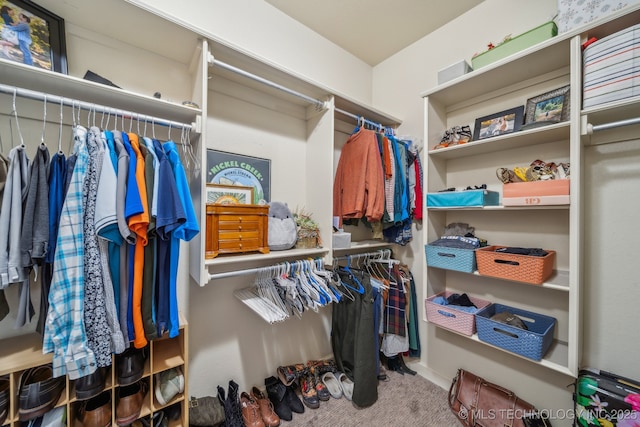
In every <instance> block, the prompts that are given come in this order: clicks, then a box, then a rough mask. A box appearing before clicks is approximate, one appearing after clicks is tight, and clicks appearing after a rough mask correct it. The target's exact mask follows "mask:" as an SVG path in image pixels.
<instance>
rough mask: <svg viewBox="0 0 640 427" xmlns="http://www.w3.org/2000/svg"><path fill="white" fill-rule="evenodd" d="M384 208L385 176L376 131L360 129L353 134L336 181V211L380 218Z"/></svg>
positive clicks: (342, 154)
mask: <svg viewBox="0 0 640 427" xmlns="http://www.w3.org/2000/svg"><path fill="white" fill-rule="evenodd" d="M383 212H384V179H383V171H382V161H381V159H380V151H379V149H378V140H377V137H376V133H375V132H373V131H371V130H368V129H360V130H358V131H357V132H356V133H354V134H353V135H351V136H350V137H349V139H348V140H347V142H346V143H345V145H344V147H343V148H342V152H341V153H340V159H339V161H338V167H337V169H336V176H335V179H334V181H333V215H334V216H338V217H340V218H345V219H348V218H362V217H363V216H366V218H367V221H369V222H372V221H379V220H380V219H381V218H382V214H383Z"/></svg>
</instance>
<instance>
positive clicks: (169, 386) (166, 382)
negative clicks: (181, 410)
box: [155, 367, 184, 405]
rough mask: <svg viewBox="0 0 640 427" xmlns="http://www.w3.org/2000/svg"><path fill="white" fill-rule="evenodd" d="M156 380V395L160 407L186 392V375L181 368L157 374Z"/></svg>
mask: <svg viewBox="0 0 640 427" xmlns="http://www.w3.org/2000/svg"><path fill="white" fill-rule="evenodd" d="M155 380H156V381H155V382H156V384H155V395H156V400H157V401H158V403H159V404H160V405H166V404H167V403H169V401H171V399H173V398H174V397H175V396H176V395H177V394H180V393H183V392H184V375H182V370H181V369H180V368H179V367H176V368H171V369H167V370H166V371H162V372H160V373H159V374H156V378H155Z"/></svg>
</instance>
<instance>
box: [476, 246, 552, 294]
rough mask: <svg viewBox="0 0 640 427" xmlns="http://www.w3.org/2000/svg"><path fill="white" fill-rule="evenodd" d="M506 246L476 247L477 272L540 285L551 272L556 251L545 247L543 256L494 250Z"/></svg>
mask: <svg viewBox="0 0 640 427" xmlns="http://www.w3.org/2000/svg"><path fill="white" fill-rule="evenodd" d="M504 247H506V246H487V247H484V248H480V249H476V251H475V252H476V263H477V264H478V273H480V274H481V275H483V276H491V277H498V278H500V279H507V280H514V281H517V282H525V283H532V284H534V285H542V284H543V283H544V282H545V280H547V279H548V278H549V277H550V276H551V274H552V273H553V265H554V263H555V260H556V251H551V250H547V249H545V251H546V252H547V255H545V256H543V257H538V256H530V255H518V254H510V253H506V252H496V250H497V249H500V248H504Z"/></svg>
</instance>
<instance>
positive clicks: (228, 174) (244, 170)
mask: <svg viewBox="0 0 640 427" xmlns="http://www.w3.org/2000/svg"><path fill="white" fill-rule="evenodd" d="M206 180H207V183H209V184H222V185H235V186H237V185H240V186H244V187H251V188H253V189H254V191H253V202H252V203H251V204H254V205H258V204H261V203H268V202H270V198H271V191H270V190H271V189H270V185H271V160H269V159H261V158H258V157H251V156H245V155H242V154H234V153H227V152H224V151H217V150H210V149H209V150H207V177H206Z"/></svg>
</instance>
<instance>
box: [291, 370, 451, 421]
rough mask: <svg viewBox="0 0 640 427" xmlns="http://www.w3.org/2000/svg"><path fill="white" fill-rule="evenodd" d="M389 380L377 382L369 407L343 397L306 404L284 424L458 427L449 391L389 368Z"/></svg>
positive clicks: (418, 377) (417, 376)
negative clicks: (316, 404)
mask: <svg viewBox="0 0 640 427" xmlns="http://www.w3.org/2000/svg"><path fill="white" fill-rule="evenodd" d="M387 375H388V377H389V381H388V382H379V383H378V401H377V402H376V403H375V404H373V405H372V406H370V407H368V408H356V407H355V406H354V405H353V403H352V402H350V401H348V400H347V399H345V398H344V397H342V398H341V399H333V398H331V399H330V400H329V401H328V402H320V408H318V409H309V408H307V407H306V406H305V411H304V413H303V414H295V413H294V414H293V420H291V421H289V422H287V421H283V422H282V424H281V426H282V427H293V426H305V427H351V426H354V427H355V426H381V427H386V426H393V427H456V426H459V425H460V422H459V421H458V420H457V419H456V417H455V416H454V415H453V413H452V412H451V410H450V409H449V406H448V404H447V395H448V391H445V390H443V389H442V388H440V387H438V386H437V385H435V384H433V383H431V382H430V381H428V380H426V379H424V378H423V377H421V376H420V375H416V376H411V375H401V374H399V373H397V372H391V371H388V372H387Z"/></svg>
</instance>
